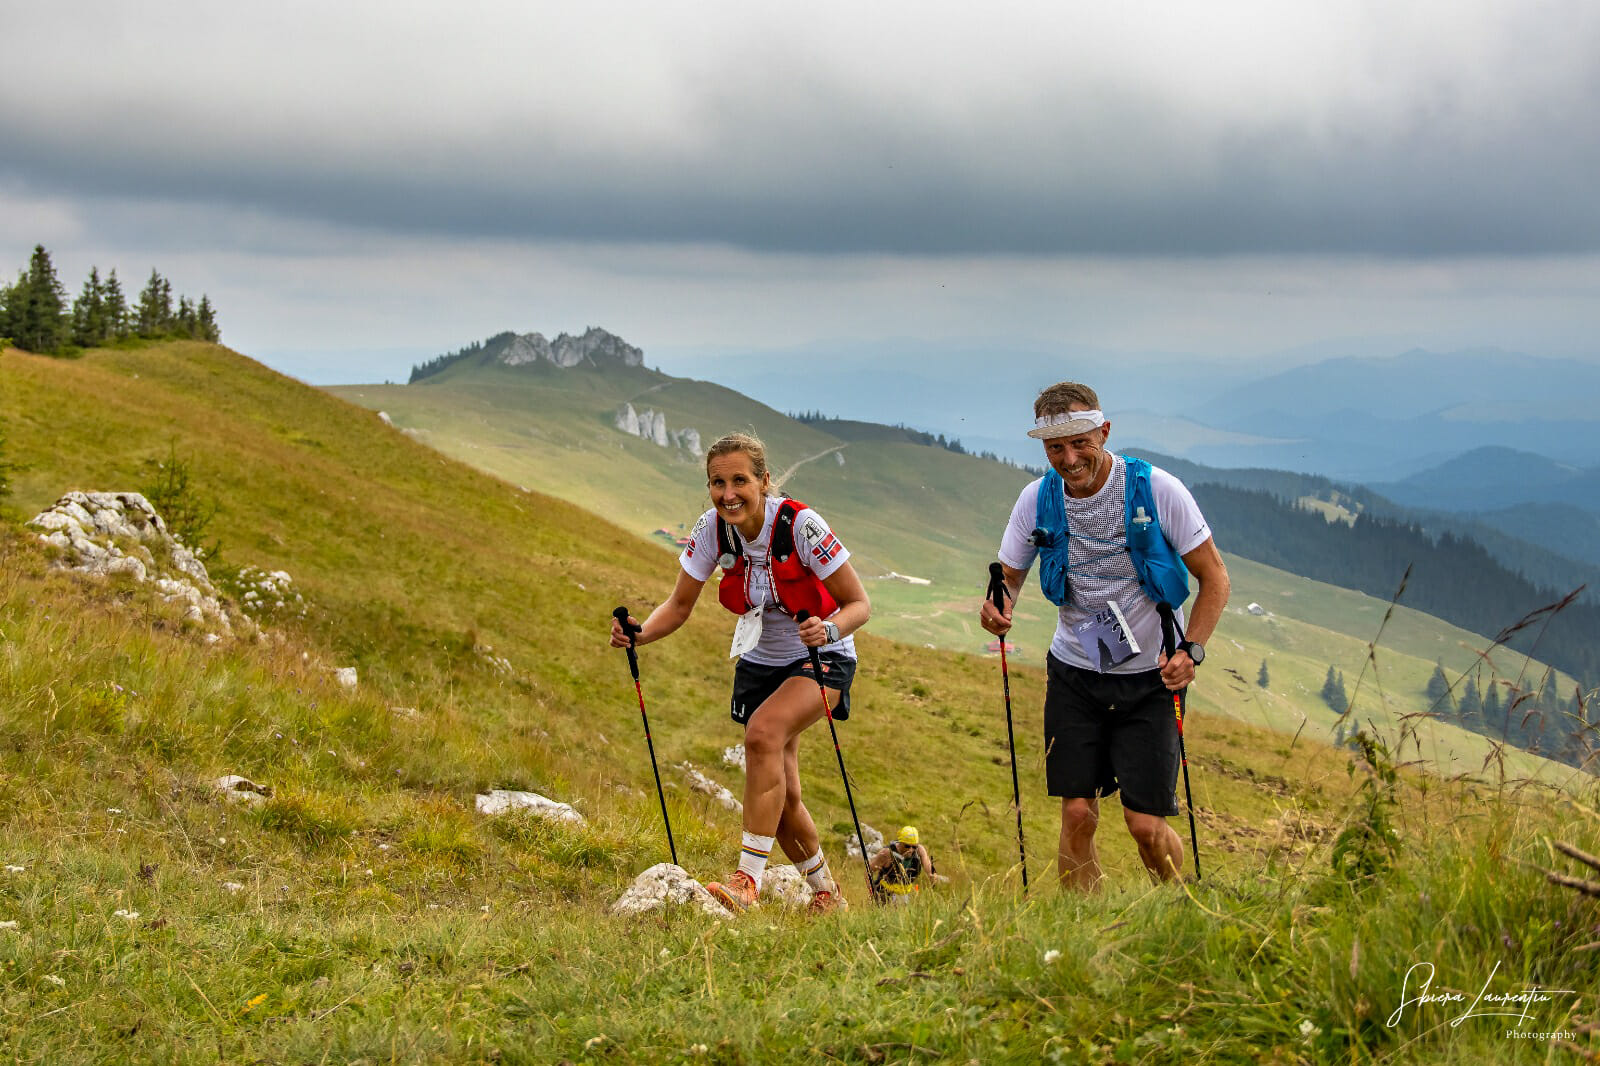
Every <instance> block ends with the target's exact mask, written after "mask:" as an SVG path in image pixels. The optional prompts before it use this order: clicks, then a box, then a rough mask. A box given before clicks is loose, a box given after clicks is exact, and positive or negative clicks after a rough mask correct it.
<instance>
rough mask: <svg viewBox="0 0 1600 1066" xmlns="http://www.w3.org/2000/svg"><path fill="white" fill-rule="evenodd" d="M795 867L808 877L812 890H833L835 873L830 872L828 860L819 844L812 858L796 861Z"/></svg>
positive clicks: (807, 882)
mask: <svg viewBox="0 0 1600 1066" xmlns="http://www.w3.org/2000/svg"><path fill="white" fill-rule="evenodd" d="M794 868H795V869H796V870H799V871H800V874H801V876H803V877H804V878H805V879H806V884H808V885H810V886H811V891H813V892H832V891H833V875H832V874H830V873H829V872H828V860H827V858H825V857H824V856H823V854H822V848H821V846H818V848H817V853H816V854H815V855H813V856H811V858H809V859H804V860H802V861H800V862H797V863H795V864H794Z"/></svg>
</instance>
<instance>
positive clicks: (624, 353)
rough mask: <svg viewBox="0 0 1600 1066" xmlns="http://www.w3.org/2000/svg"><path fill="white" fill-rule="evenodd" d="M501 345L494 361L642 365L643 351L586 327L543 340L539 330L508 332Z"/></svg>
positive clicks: (592, 327)
mask: <svg viewBox="0 0 1600 1066" xmlns="http://www.w3.org/2000/svg"><path fill="white" fill-rule="evenodd" d="M504 336H507V339H506V341H505V342H504V347H503V348H502V349H501V350H500V351H499V352H497V353H495V355H494V360H495V362H497V363H503V364H505V365H506V366H526V365H527V364H529V363H538V362H545V363H552V364H554V365H555V366H558V367H562V368H568V367H574V366H577V365H579V364H580V363H589V364H591V365H593V366H643V365H644V350H643V349H641V348H636V347H634V346H633V345H631V344H629V343H628V342H627V341H625V340H623V339H622V338H621V337H618V336H617V335H616V334H614V333H608V332H606V331H605V330H603V329H601V328H599V327H598V326H590V327H589V328H588V329H586V330H584V331H583V335H582V336H580V337H574V336H572V335H570V334H567V333H563V334H561V335H560V336H558V337H556V339H555V340H553V341H551V340H546V339H545V338H544V335H543V334H542V333H520V334H516V333H514V334H509V335H504Z"/></svg>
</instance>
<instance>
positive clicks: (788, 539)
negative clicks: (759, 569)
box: [717, 498, 839, 618]
mask: <svg viewBox="0 0 1600 1066" xmlns="http://www.w3.org/2000/svg"><path fill="white" fill-rule="evenodd" d="M804 507H805V504H803V503H801V502H800V501H799V500H791V499H787V498H786V499H784V501H783V502H782V503H780V504H778V514H777V517H776V518H774V519H773V520H772V539H771V541H769V542H768V545H767V562H768V565H769V567H770V568H771V571H772V590H773V593H774V594H775V595H776V596H777V598H778V604H777V605H778V608H779V609H780V610H782V611H783V612H784V613H785V614H790V615H798V614H799V613H800V612H801V611H809V612H810V613H811V615H812V616H813V617H815V618H829V617H831V616H832V615H833V613H834V612H835V611H837V610H838V609H839V604H838V603H837V602H836V601H835V600H834V598H833V596H832V594H830V593H829V592H828V589H827V586H825V585H823V583H822V581H821V579H819V578H818V577H817V575H816V574H813V573H812V572H811V571H810V570H808V569H807V568H806V566H805V564H804V563H803V562H801V560H800V552H798V551H796V550H795V542H794V516H795V515H797V514H799V513H800V511H801V509H802V508H804ZM717 564H718V565H719V566H721V567H722V581H721V582H720V583H719V584H718V585H717V600H718V601H719V602H720V603H721V604H722V606H724V607H726V608H727V609H728V610H730V611H732V612H733V613H734V614H744V613H745V612H746V611H748V610H750V608H751V607H752V606H753V605H752V604H751V603H750V602H749V601H748V600H747V599H746V598H745V592H744V582H745V572H746V563H745V557H744V547H743V545H742V544H741V542H740V540H739V537H738V535H737V534H736V533H735V532H734V530H733V529H732V527H730V526H729V525H728V523H727V522H726V521H724V520H723V518H722V516H721V515H718V516H717Z"/></svg>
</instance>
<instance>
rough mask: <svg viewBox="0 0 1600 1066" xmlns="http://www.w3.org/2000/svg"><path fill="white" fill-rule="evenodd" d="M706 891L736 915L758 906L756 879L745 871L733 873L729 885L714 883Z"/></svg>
mask: <svg viewBox="0 0 1600 1066" xmlns="http://www.w3.org/2000/svg"><path fill="white" fill-rule="evenodd" d="M706 891H707V892H709V893H711V897H712V898H713V899H715V900H716V901H717V902H718V903H720V904H722V905H723V906H724V907H726V908H728V909H729V910H730V911H732V912H733V913H735V914H739V913H740V912H742V911H746V910H748V909H750V908H751V907H754V906H755V905H756V894H757V893H756V882H755V878H753V877H751V876H750V875H749V874H747V873H745V872H744V871H743V870H735V871H733V876H732V877H729V878H728V880H727V883H726V884H724V883H723V882H721V881H713V882H711V883H710V884H709V885H707V886H706Z"/></svg>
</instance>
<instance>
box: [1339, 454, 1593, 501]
mask: <svg viewBox="0 0 1600 1066" xmlns="http://www.w3.org/2000/svg"><path fill="white" fill-rule="evenodd" d="M1369 487H1370V488H1371V489H1372V490H1373V491H1374V492H1378V493H1381V494H1383V495H1384V496H1387V497H1388V498H1389V499H1391V500H1393V501H1395V502H1396V503H1401V504H1406V505H1407V506H1411V507H1428V508H1435V509H1438V510H1441V511H1467V512H1478V511H1499V510H1503V509H1505V508H1508V507H1515V506H1517V505H1519V504H1530V503H1545V504H1567V505H1570V506H1573V507H1578V508H1582V509H1583V510H1586V511H1589V512H1591V513H1594V514H1600V467H1581V466H1575V465H1573V464H1571V463H1563V462H1558V461H1557V460H1554V459H1548V458H1546V457H1544V456H1542V455H1535V454H1534V453H1532V452H1525V451H1519V450H1517V449H1515V448H1507V447H1503V446H1500V445H1492V444H1491V445H1485V446H1484V447H1481V448H1474V449H1472V450H1471V451H1469V452H1463V453H1462V454H1460V455H1458V456H1456V457H1455V458H1454V459H1450V460H1448V461H1446V462H1443V463H1440V464H1439V465H1438V466H1434V467H1430V468H1429V469H1427V470H1424V471H1421V472H1420V473H1416V474H1412V475H1411V476H1410V477H1408V478H1404V479H1402V480H1400V481H1396V482H1388V483H1376V484H1372V485H1370V486H1369Z"/></svg>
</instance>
